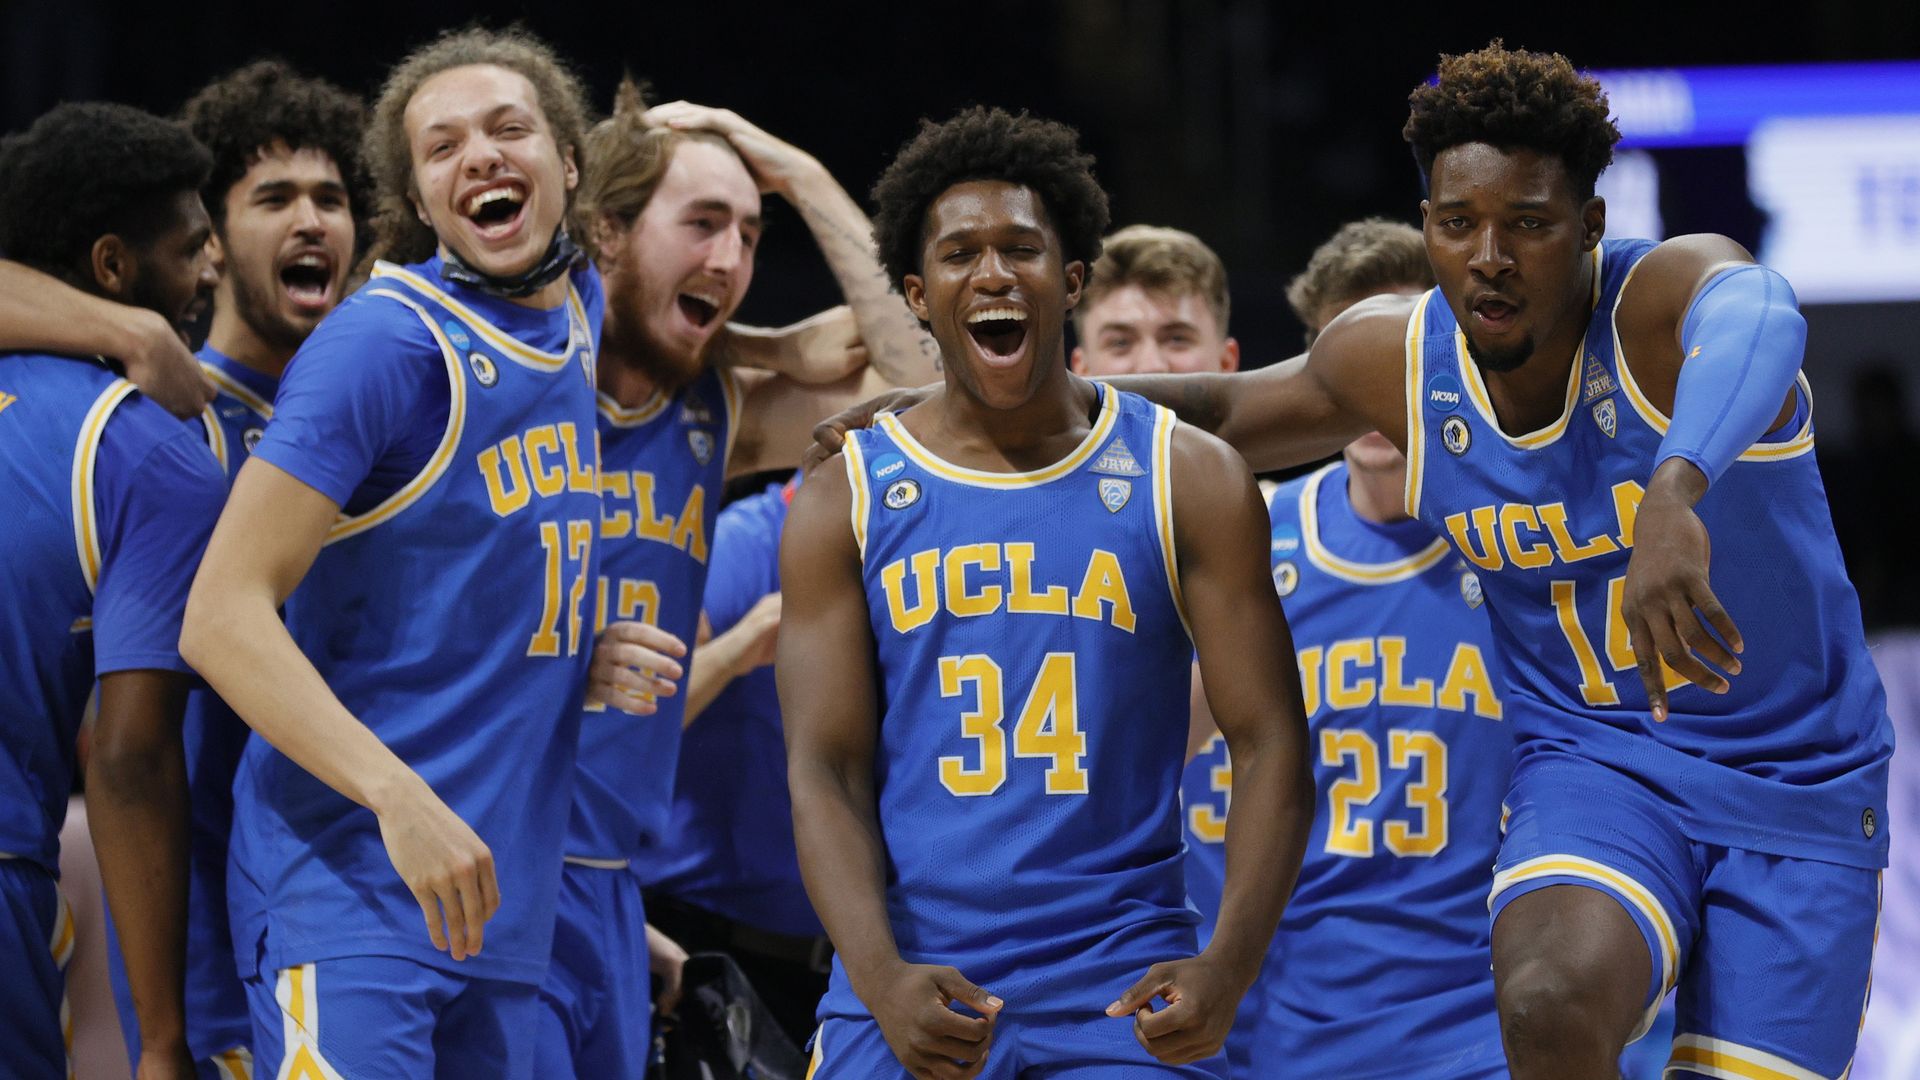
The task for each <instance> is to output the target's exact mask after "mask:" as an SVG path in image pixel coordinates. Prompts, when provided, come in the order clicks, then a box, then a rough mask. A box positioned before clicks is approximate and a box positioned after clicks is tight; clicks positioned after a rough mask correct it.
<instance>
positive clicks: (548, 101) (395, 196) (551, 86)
mask: <svg viewBox="0 0 1920 1080" xmlns="http://www.w3.org/2000/svg"><path fill="white" fill-rule="evenodd" d="M475 64H491V65H493V66H495V67H503V68H506V69H507V70H508V71H513V72H517V73H519V74H520V75H522V76H524V77H525V78H526V80H527V81H528V82H530V83H532V84H533V90H534V94H535V97H536V98H537V99H538V100H539V102H540V111H541V112H542V113H544V114H545V115H546V119H547V126H548V128H549V129H551V130H552V132H553V141H554V143H555V144H556V145H558V146H559V147H560V152H561V153H562V154H565V153H567V152H569V151H575V150H577V149H578V148H579V146H580V144H581V140H582V139H583V138H584V137H585V136H586V130H587V123H588V118H589V116H590V113H591V110H589V109H588V107H587V91H586V87H585V85H584V84H583V83H581V81H580V77H579V76H578V75H576V74H574V72H573V71H572V70H571V69H570V68H569V67H568V66H567V65H566V63H565V62H563V61H562V60H561V59H560V56H559V54H558V53H556V52H554V50H553V48H552V46H550V45H548V44H547V43H546V42H544V41H541V40H540V39H539V38H537V37H535V36H533V34H531V33H529V32H528V31H526V30H524V29H521V28H519V27H511V28H509V29H506V30H487V29H483V28H480V27H477V26H471V27H467V28H466V29H463V30H449V31H447V32H445V33H443V34H441V35H440V36H439V37H437V38H435V39H433V40H432V41H430V42H428V43H427V44H425V45H422V46H421V47H419V48H417V49H415V50H414V51H413V52H411V53H408V54H407V56H406V58H405V59H403V60H401V61H400V62H399V63H398V64H396V65H394V68H393V70H392V71H391V72H389V73H388V74H387V81H386V82H385V83H384V84H383V85H382V86H381V87H380V94H379V96H378V97H376V98H375V99H374V102H373V114H372V116H371V117H369V119H368V121H367V130H366V134H365V135H364V136H363V137H362V138H361V141H360V154H361V157H362V158H363V159H364V163H365V165H366V170H367V173H368V175H369V176H370V177H371V178H372V180H373V198H374V206H373V248H372V250H370V251H369V252H368V253H367V260H368V261H369V262H370V261H371V260H373V259H393V260H396V261H400V262H418V261H419V260H421V259H424V258H426V257H427V256H428V255H431V254H433V247H434V236H433V230H432V229H429V228H428V227H427V226H426V225H424V224H422V223H421V221H420V219H419V218H418V217H417V216H415V214H414V211H413V199H412V197H413V194H414V189H413V148H412V147H411V146H410V145H409V144H408V142H407V126H406V122H405V117H406V111H407V103H408V102H410V101H412V100H413V95H414V94H415V93H416V92H418V91H419V89H420V86H421V84H422V83H424V82H426V81H427V80H428V79H431V78H433V77H434V76H435V75H438V74H440V73H441V72H443V71H450V70H452V69H454V68H459V67H469V66H472V65H475Z"/></svg>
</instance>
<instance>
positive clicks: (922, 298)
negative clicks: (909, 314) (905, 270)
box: [900, 274, 932, 324]
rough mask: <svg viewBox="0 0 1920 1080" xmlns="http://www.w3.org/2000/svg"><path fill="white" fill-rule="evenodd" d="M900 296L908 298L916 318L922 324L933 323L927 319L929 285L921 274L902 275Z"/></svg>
mask: <svg viewBox="0 0 1920 1080" xmlns="http://www.w3.org/2000/svg"><path fill="white" fill-rule="evenodd" d="M900 295H902V296H904V297H906V298H907V307H908V308H910V309H912V311H913V317H914V318H916V319H919V320H920V322H921V323H922V324H925V323H928V322H930V321H932V320H930V319H928V318H927V283H926V280H925V279H923V278H922V277H921V276H920V275H919V274H902V275H900Z"/></svg>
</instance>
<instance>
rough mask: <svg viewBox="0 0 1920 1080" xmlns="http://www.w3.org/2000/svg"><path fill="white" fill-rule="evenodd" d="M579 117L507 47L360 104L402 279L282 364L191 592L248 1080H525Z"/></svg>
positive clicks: (584, 298)
mask: <svg viewBox="0 0 1920 1080" xmlns="http://www.w3.org/2000/svg"><path fill="white" fill-rule="evenodd" d="M584 115H585V108H584V105H583V98H582V95H581V92H580V87H579V84H578V83H577V82H576V81H575V80H574V78H573V77H572V76H571V75H569V74H568V73H567V72H566V71H565V70H564V69H563V68H562V67H561V65H560V64H559V63H558V62H557V60H556V59H555V57H554V56H553V54H552V52H551V51H550V50H549V49H548V48H547V47H546V46H545V45H544V44H542V43H541V42H539V41H537V40H536V39H534V38H532V37H530V36H528V35H526V34H524V33H522V32H518V31H507V32H499V33H494V32H487V31H480V30H466V31H459V32H454V33H450V34H447V35H444V36H442V37H441V38H439V39H437V40H435V41H433V42H432V43H430V44H428V45H426V46H424V47H422V48H420V49H418V50H416V51H415V52H414V53H413V54H412V55H410V56H408V57H407V58H406V59H405V60H403V61H402V62H401V63H400V64H399V65H398V66H397V67H395V68H394V70H393V71H392V72H391V73H390V74H389V76H388V78H387V82H386V85H385V86H384V88H383V89H382V91H381V94H380V96H379V98H378V100H377V102H376V104H375V106H374V109H373V114H372V118H371V121H370V123H369V125H368V128H367V132H366V137H365V146H364V150H365V158H366V160H367V161H368V163H369V166H370V169H371V172H372V174H373V177H372V179H373V185H374V188H375V194H376V199H377V204H376V205H377V210H378V216H377V218H376V220H375V247H376V251H377V252H378V253H379V254H382V255H391V256H393V257H395V258H398V259H407V260H412V261H411V263H410V265H406V266H400V265H395V264H393V263H386V262H382V263H379V264H377V265H376V266H375V267H374V270H373V278H372V280H371V281H370V282H369V284H368V285H367V286H366V287H365V288H363V289H361V290H360V291H359V292H357V293H356V294H355V295H354V296H353V297H351V298H349V299H348V300H347V301H345V302H343V303H342V304H341V305H340V306H339V308H337V309H336V310H335V312H334V313H333V314H332V315H330V316H329V317H328V318H327V319H326V320H325V321H324V322H323V323H322V324H321V325H320V326H319V327H318V328H317V329H316V330H315V331H314V333H313V334H312V335H311V336H310V337H308V339H307V340H306V342H305V343H304V344H302V345H301V346H300V349H299V351H298V352H297V354H296V356H295V358H294V360H293V362H292V363H291V364H290V365H289V366H288V369H287V373H286V376H285V378H284V379H283V380H282V383H281V386H280V391H279V395H278V397H277V398H276V400H275V403H274V406H275V408H274V417H273V420H272V422H271V423H270V424H269V425H268V427H267V431H266V434H265V436H264V437H263V438H262V439H261V440H260V442H259V443H258V445H257V446H256V447H255V449H254V455H253V457H252V459H251V460H249V461H248V463H247V464H246V465H245V466H244V467H243V468H242V469H241V472H240V475H239V477H238V479H237V480H236V481H235V484H234V489H233V494H232V496H231V498H230V500H229V502H228V506H227V509H226V511H225V513H224V514H223V515H222V520H221V524H220V526H219V527H218V528H217V529H216V530H215V533H214V537H213V541H212V543H211V545H210V546H209V548H208V554H207V558H206V560H205V563H204V564H203V565H204V569H205V572H204V573H203V574H202V575H201V577H200V579H199V580H198V581H197V582H196V584H195V589H194V593H193V596H192V598H191V600H190V602H189V608H188V614H187V620H186V627H185V631H184V633H183V636H182V639H181V647H182V650H183V651H184V652H185V653H186V655H187V656H188V659H189V660H190V661H192V662H193V663H194V664H195V665H196V667H197V668H198V670H200V671H201V673H202V674H204V675H205V676H206V677H207V679H208V682H209V683H211V684H212V686H213V688H214V689H215V690H216V691H218V692H219V693H220V695H221V697H222V698H224V699H225V700H226V701H227V702H228V703H229V704H231V705H232V706H233V707H234V709H235V710H236V711H237V712H238V713H239V714H240V715H241V716H242V717H244V718H245V719H246V721H247V722H248V724H249V725H250V726H251V727H252V728H253V730H254V731H255V732H256V733H257V734H258V735H259V736H261V737H260V738H257V739H253V740H251V741H250V742H249V743H248V746H247V750H246V754H245V757H244V758H243V760H242V762H241V766H240V773H239V777H238V780H237V782H236V785H235V791H234V802H235V814H234V816H235V829H234V836H233V861H232V866H233V871H234V873H233V875H232V877H231V879H230V882H229V895H230V902H231V904H232V911H231V916H232V920H233V924H234V943H235V951H236V954H237V956H238V958H239V959H240V961H241V963H242V965H243V973H244V974H246V975H247V993H248V998H249V1003H250V1005H251V1012H252V1017H253V1027H254V1052H255V1055H256V1058H257V1060H258V1061H259V1062H260V1066H261V1071H262V1072H268V1071H273V1072H278V1073H282V1074H286V1073H291V1074H292V1075H303V1070H305V1071H306V1072H307V1073H313V1074H319V1075H331V1074H333V1073H336V1072H337V1073H340V1074H342V1075H352V1076H355V1077H385V1076H391V1077H403V1076H404V1077H419V1076H429V1075H437V1076H462V1077H465V1076H530V1075H532V1074H533V1070H534V1066H533V1054H532V1051H533V1046H534V1044H533V1040H532V1039H531V1038H529V1037H528V1034H529V1033H530V1032H531V1030H532V1029H533V1026H534V1023H535V1020H536V1017H537V1015H538V1001H537V996H536V988H537V986H538V984H539V981H540V979H541V977H542V975H543V974H544V973H545V970H546V966H547V961H548V958H549V956H550V954H551V947H552V937H553V926H554V901H555V896H556V894H557V892H558V888H559V877H560V864H559V861H558V860H557V859H556V858H555V857H554V855H555V853H556V852H558V851H559V850H560V841H561V836H562V834H563V831H564V828H565V823H566V815H567V809H568V802H569V800H568V786H567V785H566V784H565V783H556V782H555V778H556V777H566V776H568V775H571V771H572V768H573V757H574V752H575V747H576V745H577V741H578V735H579V728H578V716H579V708H580V703H581V699H582V695H583V693H584V689H585V687H586V685H587V675H588V659H589V654H590V651H591V646H592V642H591V634H592V627H591V624H590V620H591V618H592V612H591V611H590V610H589V609H588V607H587V605H588V604H589V603H591V597H590V596H589V594H588V586H589V585H590V583H591V582H592V581H593V579H594V570H595V566H594V562H593V559H592V552H593V539H594V533H595V532H596V531H597V523H598V519H599V498H598V491H597V485H596V483H595V476H594V449H593V432H592V425H593V422H594V408H593V385H592V371H593V363H594V339H595V336H596V335H595V327H596V325H597V320H598V310H597V309H598V288H597V282H596V281H595V280H594V278H593V276H592V275H591V274H590V273H589V272H586V271H576V272H572V273H570V272H569V270H570V268H571V267H573V266H575V264H576V259H575V249H574V247H573V245H572V242H571V241H570V240H569V239H568V237H567V234H566V232H565V230H564V229H563V228H562V227H561V225H562V220H563V217H564V214H565V211H566V207H567V204H568V200H569V194H570V192H571V190H572V189H573V187H574V185H575V183H576V180H577V177H578V172H577V170H576V168H575V160H576V154H577V153H578V148H579V146H580V142H581V139H582V137H583V135H584V127H585V125H584ZM296 585H298V586H299V589H298V590H297V591H296V590H295V586H296ZM290 594H291V596H290ZM283 602H284V603H285V604H286V621H285V624H284V625H283V624H282V622H281V620H280V619H279V618H278V617H277V616H276V614H275V609H276V608H277V606H278V605H280V604H281V603H283ZM422 917H424V918H425V921H426V923H427V925H426V928H425V930H426V932H425V933H422V928H421V924H420V922H419V921H418V920H420V919H421V918H422Z"/></svg>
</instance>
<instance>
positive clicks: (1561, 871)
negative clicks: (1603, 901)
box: [1487, 855, 1680, 1039]
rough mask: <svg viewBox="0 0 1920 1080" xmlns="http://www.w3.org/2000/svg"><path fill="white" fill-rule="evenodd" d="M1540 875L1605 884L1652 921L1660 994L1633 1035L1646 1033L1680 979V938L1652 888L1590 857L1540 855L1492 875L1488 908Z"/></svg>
mask: <svg viewBox="0 0 1920 1080" xmlns="http://www.w3.org/2000/svg"><path fill="white" fill-rule="evenodd" d="M1543 877H1570V878H1580V879H1582V880H1585V881H1592V882H1596V883H1598V884H1601V885H1604V886H1606V887H1607V891H1608V892H1609V893H1610V894H1611V895H1613V896H1615V897H1617V898H1619V899H1620V900H1621V901H1622V902H1624V903H1627V904H1631V905H1632V906H1633V907H1634V908H1635V909H1636V910H1638V911H1639V912H1640V914H1642V915H1644V916H1646V919H1647V921H1648V922H1650V923H1652V924H1653V929H1654V934H1655V936H1657V937H1658V938H1659V939H1660V988H1661V989H1660V993H1659V995H1658V996H1656V997H1655V999H1654V1001H1653V1004H1652V1006H1651V1007H1649V1008H1648V1010H1647V1015H1646V1017H1645V1018H1644V1020H1643V1021H1642V1024H1641V1027H1640V1029H1639V1030H1638V1031H1637V1032H1635V1034H1634V1038H1636V1039H1637V1038H1639V1037H1640V1036H1641V1035H1644V1034H1646V1032H1647V1027H1648V1026H1650V1025H1651V1024H1652V1023H1653V1018H1654V1016H1655V1015H1656V1014H1657V1013H1658V1012H1659V1009H1660V999H1661V998H1664V997H1665V996H1666V993H1667V991H1669V990H1671V989H1673V984H1674V980H1676V979H1677V978H1679V967H1680V938H1679V935H1678V934H1676V933H1675V932H1674V929H1673V919H1672V918H1671V917H1670V916H1669V915H1668V914H1667V910H1666V909H1665V908H1663V907H1661V906H1660V901H1659V900H1658V899H1656V898H1655V897H1654V895H1653V891H1652V890H1650V889H1648V888H1647V887H1646V886H1645V885H1642V884H1640V883H1639V882H1638V881H1635V880H1634V879H1633V878H1632V877H1630V876H1628V875H1627V874H1624V873H1622V872H1620V871H1619V870H1615V869H1614V868H1613V867H1611V866H1608V865H1606V864H1605V863H1599V862H1595V861H1593V860H1592V859H1583V858H1581V857H1580V856H1578V855H1541V856H1539V857H1538V858H1533V859H1528V860H1527V861H1525V862H1523V863H1518V864H1516V865H1514V866H1510V867H1508V868H1507V869H1505V870H1502V871H1501V872H1499V873H1498V874H1495V875H1494V876H1493V891H1492V892H1490V893H1488V894H1487V906H1488V907H1489V908H1491V907H1492V906H1493V903H1494V901H1495V900H1498V899H1499V897H1500V894H1501V893H1503V892H1506V891H1507V890H1508V889H1511V888H1513V887H1514V886H1515V885H1519V884H1521V883H1523V882H1527V881H1533V880H1536V879H1538V878H1543Z"/></svg>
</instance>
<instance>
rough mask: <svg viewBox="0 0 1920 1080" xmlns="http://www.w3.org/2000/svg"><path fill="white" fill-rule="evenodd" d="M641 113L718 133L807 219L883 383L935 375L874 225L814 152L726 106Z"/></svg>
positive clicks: (926, 341) (676, 105)
mask: <svg viewBox="0 0 1920 1080" xmlns="http://www.w3.org/2000/svg"><path fill="white" fill-rule="evenodd" d="M647 120H648V122H649V123H658V124H667V125H670V126H673V127H678V128H700V129H705V130H709V131H714V132H718V133H719V134H722V135H725V136H726V137H727V141H728V142H730V143H732V144H733V147H734V149H735V150H737V151H739V153H740V156H741V158H742V159H744V160H745V161H746V163H747V167H748V168H749V169H751V170H752V171H753V174H754V177H755V179H757V180H758V181H759V182H760V185H761V187H762V188H763V189H764V190H766V191H769V192H773V193H775V194H778V195H779V196H780V197H781V198H784V199H786V200H787V202H789V203H791V204H792V205H793V207H794V209H796V210H798V211H799V212H800V217H801V219H802V220H804V221H805V222H806V223H807V229H808V230H809V231H811V232H812V233H813V238H814V241H815V242H816V243H818V244H819V245H820V254H821V255H822V256H824V257H825V258H826V260H827V268H828V269H829V270H831V271H832V272H833V277H834V280H835V281H837V282H839V284H840V292H841V295H843V296H845V297H846V300H847V304H848V305H849V306H850V307H852V309H853V317H854V322H855V324H856V325H857V326H858V327H859V332H860V338H861V339H862V340H863V341H865V342H866V345H867V360H868V362H869V363H870V364H872V365H873V366H874V368H875V369H877V370H878V371H879V372H880V375H881V377H882V378H884V379H885V380H886V382H887V384H888V385H890V386H919V385H921V384H922V383H927V382H932V381H933V380H934V378H935V377H936V373H937V368H936V365H937V364H938V362H939V359H940V350H939V347H938V346H936V345H935V344H934V343H933V338H932V337H930V336H929V335H928V334H927V332H926V331H925V330H923V329H921V327H920V322H919V320H917V319H915V318H914V317H913V313H912V312H910V311H908V310H907V304H906V301H905V300H903V299H901V296H900V294H899V293H898V292H896V291H895V290H894V289H893V288H892V287H891V285H890V284H889V283H888V281H887V275H886V272H885V271H884V270H882V269H881V268H880V260H879V258H878V256H877V255H876V254H875V253H874V249H873V226H872V224H871V223H870V222H868V221H867V215H866V214H865V213H863V212H862V211H861V209H860V206H859V204H858V203H856V202H854V201H853V198H852V196H850V195H848V194H847V191H846V189H845V188H843V187H841V186H840V183H839V182H838V181H837V180H835V179H834V178H833V174H831V173H829V172H828V171H827V170H826V167H825V166H823V165H821V164H820V162H819V161H818V160H817V159H815V158H814V157H813V155H811V154H808V153H807V152H806V151H804V150H801V149H800V148H799V147H796V146H794V145H792V144H790V143H786V142H783V141H781V140H779V139H776V138H774V137H773V136H771V135H769V134H767V133H766V132H764V131H762V130H760V129H759V128H757V127H755V126H754V125H753V124H751V123H748V122H747V121H746V120H744V119H742V118H741V117H740V116H739V115H738V114H736V113H734V112H733V111H731V110H729V109H710V108H707V107H705V106H701V105H694V104H691V103H689V102H685V101H676V102H672V103H670V104H666V105H660V106H656V107H655V108H653V109H651V110H649V111H648V112H647ZM823 415H824V414H823Z"/></svg>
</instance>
